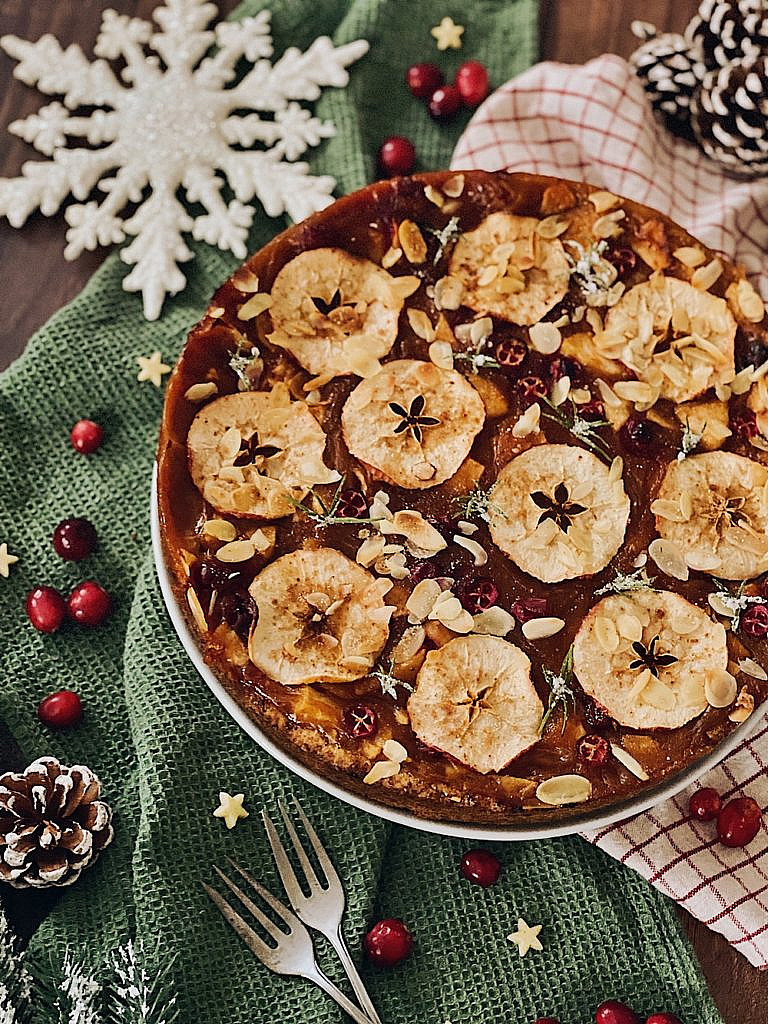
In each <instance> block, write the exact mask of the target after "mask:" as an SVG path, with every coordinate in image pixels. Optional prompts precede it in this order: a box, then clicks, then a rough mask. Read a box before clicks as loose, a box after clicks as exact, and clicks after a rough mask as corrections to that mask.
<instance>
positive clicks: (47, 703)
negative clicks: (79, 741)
mask: <svg viewBox="0 0 768 1024" xmlns="http://www.w3.org/2000/svg"><path fill="white" fill-rule="evenodd" d="M37 717H38V718H39V719H40V721H41V722H42V723H43V725H47V726H48V728H49V729H71V728H72V726H73V725H77V724H78V722H80V720H81V719H82V717H83V703H82V701H81V700H80V698H79V697H78V695H77V694H76V693H75V692H74V690H59V691H58V692H57V693H49V694H48V696H47V697H45V698H44V699H43V700H41V701H40V703H39V705H38V708H37Z"/></svg>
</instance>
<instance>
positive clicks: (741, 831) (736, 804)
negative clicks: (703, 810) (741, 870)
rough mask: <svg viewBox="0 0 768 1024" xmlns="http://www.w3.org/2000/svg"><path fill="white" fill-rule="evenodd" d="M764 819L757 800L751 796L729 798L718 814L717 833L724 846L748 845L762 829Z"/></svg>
mask: <svg viewBox="0 0 768 1024" xmlns="http://www.w3.org/2000/svg"><path fill="white" fill-rule="evenodd" d="M762 820H763V815H762V811H761V810H760V805H759V804H758V803H757V801H755V800H753V799H752V797H751V796H738V797H736V799H735V800H729V801H728V803H727V804H726V805H725V807H723V809H722V810H721V811H720V813H719V814H718V816H717V835H718V838H719V839H720V842H721V843H722V844H723V845H724V846H746V845H747V843H751V842H752V840H753V839H754V838H755V836H756V835H757V833H758V832H759V831H760V824H761V822H762Z"/></svg>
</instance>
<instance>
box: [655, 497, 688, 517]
mask: <svg viewBox="0 0 768 1024" xmlns="http://www.w3.org/2000/svg"><path fill="white" fill-rule="evenodd" d="M651 512H653V514H654V515H655V516H659V517H660V518H661V519H668V520H669V521H670V522H671V523H683V522H685V520H686V519H687V518H689V517H687V516H684V515H683V513H682V511H681V509H680V505H679V503H678V502H676V501H671V500H669V501H668V500H666V499H665V498H657V499H656V500H655V501H652V502H651Z"/></svg>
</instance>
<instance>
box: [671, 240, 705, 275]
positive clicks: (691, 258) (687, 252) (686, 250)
mask: <svg viewBox="0 0 768 1024" xmlns="http://www.w3.org/2000/svg"><path fill="white" fill-rule="evenodd" d="M672 255H673V256H674V257H675V259H676V260H677V261H678V262H680V263H682V264H683V266H684V267H690V268H691V270H693V269H694V267H700V266H701V264H702V263H703V262H704V261H705V260H706V258H707V257H706V255H705V253H704V250H703V249H699V248H698V246H695V245H681V246H680V248H679V249H675V251H674V252H673V253H672Z"/></svg>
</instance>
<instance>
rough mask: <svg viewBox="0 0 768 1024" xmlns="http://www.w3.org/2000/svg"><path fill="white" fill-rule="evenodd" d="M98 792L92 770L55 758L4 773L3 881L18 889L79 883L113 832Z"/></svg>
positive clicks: (0, 787) (0, 819) (0, 786)
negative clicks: (60, 761)
mask: <svg viewBox="0 0 768 1024" xmlns="http://www.w3.org/2000/svg"><path fill="white" fill-rule="evenodd" d="M100 796H101V783H100V782H99V780H98V779H97V778H96V776H95V775H94V774H93V772H92V771H91V770H90V768H86V767H84V766H83V765H73V767H72V768H67V767H65V766H64V765H61V764H59V762H58V761H57V760H56V759H55V758H53V757H41V758H40V760H39V761H35V762H34V764H31V765H30V766H29V768H27V770H26V771H25V772H23V773H20V774H18V775H17V774H14V773H11V772H8V773H7V774H5V775H2V776H0V854H2V856H1V857H0V881H4V882H9V883H10V884H11V885H13V886H15V887H16V888H24V887H26V886H35V887H38V888H41V887H43V886H47V885H71V884H72V883H73V882H75V881H77V879H78V877H79V876H80V872H81V871H82V870H83V869H84V868H86V867H87V866H88V865H89V864H92V863H93V862H94V861H95V860H96V858H97V857H98V855H99V854H100V853H101V851H102V850H103V849H104V847H105V846H107V845H108V844H109V843H110V842H111V841H112V837H113V835H114V830H113V828H112V824H111V820H112V811H111V809H110V807H109V805H108V804H106V803H104V801H103V800H99V797H100Z"/></svg>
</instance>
